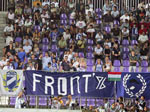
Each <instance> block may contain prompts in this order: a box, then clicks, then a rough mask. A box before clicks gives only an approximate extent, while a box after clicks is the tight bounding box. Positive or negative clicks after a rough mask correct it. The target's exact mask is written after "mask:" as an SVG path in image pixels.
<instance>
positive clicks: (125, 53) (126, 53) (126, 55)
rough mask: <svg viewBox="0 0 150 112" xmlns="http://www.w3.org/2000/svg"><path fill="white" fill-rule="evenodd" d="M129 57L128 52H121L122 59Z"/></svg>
mask: <svg viewBox="0 0 150 112" xmlns="http://www.w3.org/2000/svg"><path fill="white" fill-rule="evenodd" d="M128 59H129V53H128V52H124V53H123V60H128Z"/></svg>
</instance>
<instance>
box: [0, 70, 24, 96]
mask: <svg viewBox="0 0 150 112" xmlns="http://www.w3.org/2000/svg"><path fill="white" fill-rule="evenodd" d="M0 82H1V83H0V96H4V95H5V96H15V95H18V93H19V92H20V91H21V89H22V88H23V71H22V70H1V71H0Z"/></svg>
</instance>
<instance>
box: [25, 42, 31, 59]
mask: <svg viewBox="0 0 150 112" xmlns="http://www.w3.org/2000/svg"><path fill="white" fill-rule="evenodd" d="M23 50H24V51H25V52H26V54H27V56H28V55H29V54H30V53H31V51H32V46H31V45H30V44H29V42H28V41H27V42H26V43H25V45H24V46H23Z"/></svg>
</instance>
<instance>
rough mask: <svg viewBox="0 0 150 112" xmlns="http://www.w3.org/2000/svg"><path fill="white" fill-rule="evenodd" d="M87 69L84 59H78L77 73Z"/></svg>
mask: <svg viewBox="0 0 150 112" xmlns="http://www.w3.org/2000/svg"><path fill="white" fill-rule="evenodd" d="M86 68H87V64H86V61H85V59H84V58H80V65H79V71H80V72H85V71H86Z"/></svg>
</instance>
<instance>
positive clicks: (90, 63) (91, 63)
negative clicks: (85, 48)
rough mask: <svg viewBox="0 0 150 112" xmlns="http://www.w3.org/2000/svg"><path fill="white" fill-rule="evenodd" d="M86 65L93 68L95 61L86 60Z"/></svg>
mask: <svg viewBox="0 0 150 112" xmlns="http://www.w3.org/2000/svg"><path fill="white" fill-rule="evenodd" d="M86 64H87V66H93V65H94V60H92V59H87V60H86Z"/></svg>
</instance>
